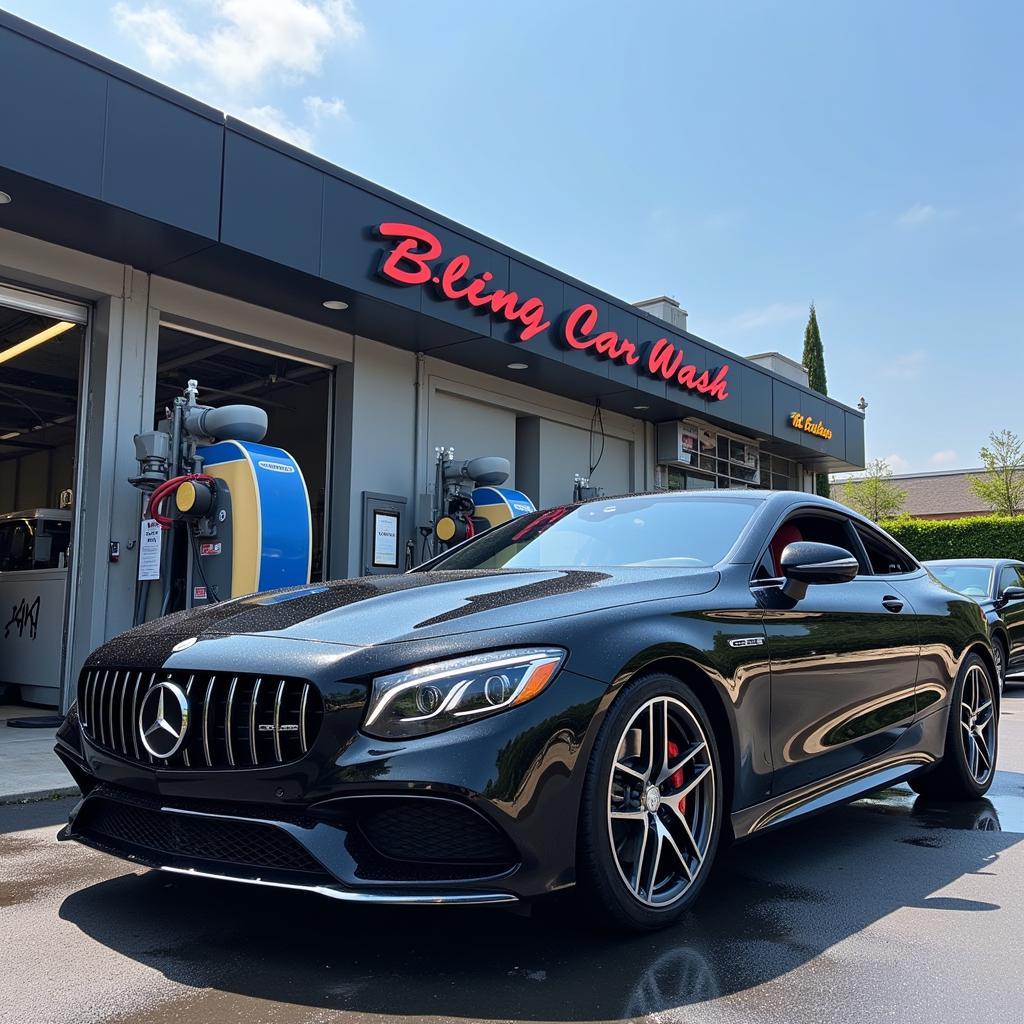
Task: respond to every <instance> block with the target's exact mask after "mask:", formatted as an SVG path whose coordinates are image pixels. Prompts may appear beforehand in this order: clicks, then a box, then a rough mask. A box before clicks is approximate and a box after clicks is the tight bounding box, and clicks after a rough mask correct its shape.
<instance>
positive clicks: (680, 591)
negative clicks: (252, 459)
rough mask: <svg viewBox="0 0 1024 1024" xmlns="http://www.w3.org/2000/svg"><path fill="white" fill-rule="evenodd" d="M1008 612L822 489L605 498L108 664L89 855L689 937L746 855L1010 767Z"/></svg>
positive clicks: (982, 785)
mask: <svg viewBox="0 0 1024 1024" xmlns="http://www.w3.org/2000/svg"><path fill="white" fill-rule="evenodd" d="M994 679H995V665H994V662H993V658H992V648H991V646H990V641H989V635H988V629H987V624H986V621H985V616H984V615H983V613H982V611H981V608H980V607H979V605H978V604H977V602H976V601H974V600H972V599H970V598H967V597H963V596H961V595H959V594H957V593H954V592H953V591H951V590H949V589H948V588H947V587H945V586H943V585H942V584H940V583H939V582H937V581H936V580H935V578H934V577H933V576H931V575H930V574H929V573H928V572H927V571H926V570H925V569H924V568H922V567H921V566H920V565H919V564H918V563H917V562H916V561H915V560H914V559H913V558H912V557H911V555H909V554H908V553H907V552H906V551H905V550H904V549H903V548H901V547H900V546H899V545H898V544H896V542H895V541H893V540H892V539H891V538H890V537H889V536H887V535H886V534H885V533H884V532H882V531H881V530H879V529H878V528H877V527H876V526H874V525H873V524H872V523H870V522H868V521H867V520H865V519H862V518H861V517H859V516H858V515H856V514H855V513H853V512H851V511H850V510H848V509H845V508H843V507H842V506H840V505H837V504H835V503H834V502H830V501H827V500H825V499H822V498H818V497H815V496H813V495H809V494H802V493H794V492H758V491H712V492H703V493H692V492H691V493H670V494H658V495H638V496H630V497H622V498H599V499H597V500H595V501H591V502H587V503H583V504H577V505H567V506H563V507H559V508H553V509H548V510H545V511H542V512H537V513H534V514H531V515H528V516H524V517H523V518H521V519H517V520H514V521H513V522H511V523H508V524H506V525H504V526H501V527H498V528H495V529H493V530H490V531H488V532H487V533H485V534H483V535H481V536H479V537H477V538H476V539H474V540H471V541H468V542H467V543H465V544H462V545H460V546H459V547H457V548H455V549H453V550H451V551H450V552H448V553H446V554H444V555H442V556H440V557H439V558H437V559H435V560H434V561H432V562H430V563H428V564H426V565H424V566H422V567H421V568H420V569H418V570H416V571H413V572H411V573H408V574H406V575H403V576H392V577H373V578H365V579H356V580H346V581H341V582H337V583H330V584H321V585H313V586H305V587H299V588H294V589H290V590H285V591H279V592H274V593H268V594H258V595H253V596H251V597H247V598H242V599H239V600H235V601H231V602H226V603H224V604H221V605H214V606H211V607H208V608H204V609H202V610H198V611H196V612H193V613H182V614H178V615H172V616H169V617H167V618H165V619H163V620H159V621H157V622H153V623H150V624H147V625H145V626H142V627H139V628H138V629H135V630H132V631H131V632H129V633H126V634H124V635H122V636H121V637H118V638H115V639H114V640H112V641H110V642H108V643H107V644H105V645H104V646H103V647H101V648H100V649H99V650H97V651H96V652H95V654H93V655H92V656H91V657H90V658H89V660H88V662H87V664H86V666H85V668H84V670H83V672H82V674H81V678H80V680H79V688H78V700H77V703H76V705H75V706H74V707H73V708H72V710H71V712H70V713H69V715H68V717H67V720H66V722H65V723H64V725H63V727H62V728H61V729H60V730H59V733H58V743H57V752H58V754H59V755H60V756H61V758H62V759H63V760H64V762H65V763H66V764H67V766H68V768H69V769H70V771H71V772H72V774H73V775H74V777H75V779H76V780H77V781H78V783H79V785H80V786H81V788H82V791H83V793H84V799H83V800H82V802H81V803H80V804H79V805H78V807H77V808H76V809H75V811H74V813H73V815H72V818H71V821H70V823H69V824H68V826H67V827H66V828H65V829H64V830H63V831H62V833H61V838H62V839H75V840H78V841H79V842H81V843H85V844H86V845H89V846H92V847H94V848H97V849H100V850H104V851H106V852H108V853H112V854H115V855H117V856H121V857H126V858H128V859H130V860H133V861H135V862H137V863H141V864H145V865H151V866H154V867H157V868H160V869H162V870H166V871H171V872H177V873H186V874H188V873H191V874H201V875H205V876H212V877H216V878H220V879H223V880H225V881H234V882H243V883H249V884H256V885H273V886H281V887H286V888H294V889H305V890H312V891H315V892H319V893H322V894H323V895H326V896H331V897H334V898H336V899H341V900H358V901H362V902H377V903H486V902H511V901H516V900H522V899H529V898H533V897H537V896H541V895H543V894H545V893H549V892H553V891H556V890H559V889H564V888H566V887H569V886H573V885H577V886H579V887H580V888H581V889H582V890H583V891H584V893H585V895H586V901H585V903H586V905H587V906H588V907H590V908H591V909H593V910H595V911H596V912H598V913H600V914H601V915H603V916H604V917H605V918H606V919H609V920H611V921H613V922H616V923H617V924H620V925H625V926H629V927H634V928H653V927H658V926H661V925H665V924H668V923H669V922H671V921H673V920H675V919H676V918H677V917H678V916H679V915H680V914H681V913H682V912H683V911H684V910H685V909H686V908H687V907H688V906H690V905H691V904H692V902H693V900H694V899H695V898H696V897H697V895H698V893H699V892H700V890H701V887H702V886H703V884H704V882H705V880H706V878H707V875H708V870H709V868H710V865H711V863H712V862H713V860H714V858H715V854H716V852H717V850H718V848H719V846H720V844H721V842H722V840H723V837H736V838H744V837H748V836H752V835H756V834H757V833H759V832H761V831H764V830H766V829H768V828H772V827H774V826H777V825H780V824H783V823H785V822H788V821H791V820H793V819H794V818H797V817H800V816H802V815H805V814H808V813H811V812H813V811H816V810H819V809H821V808H823V807H826V806H828V805H830V804H832V803H835V802H836V801H841V800H847V799H850V798H853V797H856V796H858V795H860V794H863V793H865V792H869V791H871V790H873V789H877V788H879V787H882V786H885V785H888V784H891V783H893V782H896V781H898V780H901V779H907V778H909V779H910V782H911V785H912V786H914V787H915V789H917V790H918V791H919V792H922V793H933V794H940V795H942V796H944V797H947V798H951V799H956V798H976V797H978V796H980V795H981V794H982V793H984V792H985V791H986V790H987V789H988V787H989V785H990V784H991V781H992V777H993V775H994V772H995V763H996V747H997V739H998V737H997V724H998V721H997V719H998V710H999V704H998V693H997V688H996V686H995V684H994Z"/></svg>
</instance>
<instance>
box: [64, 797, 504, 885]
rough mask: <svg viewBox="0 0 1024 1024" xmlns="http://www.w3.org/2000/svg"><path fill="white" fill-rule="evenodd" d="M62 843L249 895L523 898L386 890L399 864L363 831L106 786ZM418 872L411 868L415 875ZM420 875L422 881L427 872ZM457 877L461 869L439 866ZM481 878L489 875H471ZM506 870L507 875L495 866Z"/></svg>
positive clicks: (474, 870) (77, 814)
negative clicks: (270, 891) (263, 891)
mask: <svg viewBox="0 0 1024 1024" xmlns="http://www.w3.org/2000/svg"><path fill="white" fill-rule="evenodd" d="M57 838H58V839H59V840H69V839H71V840H76V841H78V842H80V843H82V844H83V845H85V846H89V847H91V848H93V849H95V850H99V851H101V852H102V853H107V854H111V855H113V856H116V857H121V858H123V859H124V860H127V861H130V862H132V863H135V864H140V865H143V866H145V867H151V868H158V869H159V870H161V871H168V872H172V873H175V874H182V875H191V876H194V877H201V878H214V879H220V880H223V881H232V882H241V883H246V884H249V885H260V886H269V887H273V888H283V889H294V890H301V891H305V892H313V893H316V894H318V895H322V896H328V897H331V898H333V899H338V900H347V901H352V902H362V903H392V904H437V903H458V904H476V903H508V902H514V901H515V900H517V899H518V896H517V895H516V894H515V893H513V892H510V891H508V890H506V889H502V888H501V887H500V884H499V883H500V877H501V875H503V874H508V873H509V872H510V871H511V870H513V867H512V866H511V865H509V866H505V867H503V868H502V869H501V870H500V871H499V875H498V877H497V878H494V879H493V883H494V884H489V883H490V882H491V881H492V880H491V879H488V878H486V877H481V878H464V879H461V880H460V881H461V882H462V885H461V886H460V887H459V888H458V889H454V888H453V887H452V885H451V882H452V880H451V879H434V880H431V881H428V880H425V879H420V880H419V881H417V880H415V879H408V878H407V879H405V880H404V882H405V884H395V883H394V881H392V882H391V883H388V882H386V881H385V880H384V879H382V878H378V879H374V878H372V877H368V875H372V874H374V873H376V874H385V875H386V874H388V873H389V871H393V869H394V866H395V865H394V864H392V865H387V864H386V863H385V860H384V859H383V858H381V857H380V856H379V855H377V854H376V852H375V851H373V850H372V849H371V848H369V847H368V844H367V842H366V839H365V836H362V835H360V833H359V831H358V824H356V823H354V822H353V823H350V824H349V826H345V825H341V824H334V823H327V822H325V821H319V820H316V819H315V818H312V817H304V816H298V815H292V816H289V818H288V819H287V820H282V818H279V817H278V818H275V817H252V816H249V815H247V814H245V813H243V812H242V811H241V810H240V809H235V810H234V812H233V813H231V812H228V809H226V808H225V809H224V810H223V812H221V813H218V812H214V811H211V810H205V809H204V810H197V809H194V808H189V807H185V806H182V805H180V804H175V803H165V802H163V801H159V800H151V799H147V798H142V797H139V796H138V795H137V794H135V793H132V792H131V791H128V790H120V789H118V788H116V787H112V786H107V785H102V784H101V785H99V786H97V787H95V788H94V789H92V790H91V791H90V792H89V794H88V795H87V796H86V797H85V798H84V799H83V800H82V801H81V802H80V803H79V805H78V806H77V807H76V808H75V810H74V811H73V812H72V815H71V820H70V821H69V823H68V824H67V825H66V826H65V827H64V828H63V829H62V830H61V831H60V833H58V836H57ZM413 867H414V864H413V863H412V862H405V863H404V864H402V865H401V870H400V873H415V872H410V871H409V869H411V868H413ZM415 867H416V868H417V869H418V870H419V871H420V872H422V869H423V867H424V865H423V864H417V865H415ZM432 867H433V868H434V869H435V871H437V872H439V873H441V874H444V873H450V872H451V870H452V867H453V865H452V864H451V863H448V864H434V865H432ZM461 867H462V869H463V870H464V871H465V870H468V871H469V872H470V873H471V874H477V875H479V874H484V875H486V872H487V870H488V866H486V865H483V864H480V863H477V864H476V865H461ZM495 867H497V865H495Z"/></svg>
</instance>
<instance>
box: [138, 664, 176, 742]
mask: <svg viewBox="0 0 1024 1024" xmlns="http://www.w3.org/2000/svg"><path fill="white" fill-rule="evenodd" d="M187 734H188V698H187V697H186V696H185V692H184V690H182V689H181V687H180V686H178V685H177V684H176V683H172V682H171V681H170V680H164V681H163V682H160V683H157V684H156V686H153V687H150V689H149V690H147V691H146V695H145V697H143V698H142V703H141V704H140V705H139V739H141V740H142V745H143V746H144V747H145V748H146V750H148V751H149V753H151V754H152V755H153V756H154V757H159V758H164V759H166V758H168V757H171V756H172V755H173V754H176V753H177V752H178V751H179V750H180V749H181V745H182V744H183V743H184V742H185V736H186V735H187Z"/></svg>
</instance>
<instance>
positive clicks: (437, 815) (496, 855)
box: [358, 797, 515, 865]
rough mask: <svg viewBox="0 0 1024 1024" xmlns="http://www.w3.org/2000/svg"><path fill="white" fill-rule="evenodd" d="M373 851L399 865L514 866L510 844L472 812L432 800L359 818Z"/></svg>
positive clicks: (393, 803)
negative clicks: (397, 862)
mask: <svg viewBox="0 0 1024 1024" xmlns="http://www.w3.org/2000/svg"><path fill="white" fill-rule="evenodd" d="M358 822H359V830H360V831H361V832H362V834H363V836H364V837H365V838H366V840H367V842H368V843H369V844H370V845H371V846H372V847H373V848H374V850H375V851H376V852H377V853H379V854H381V855H382V856H384V857H387V858H389V859H391V860H399V861H419V862H424V861H426V862H434V863H440V862H445V863H450V864H480V865H484V864H487V865H510V864H512V863H514V862H515V854H514V851H513V850H512V848H511V847H510V845H509V842H508V840H507V839H506V838H505V837H504V836H503V835H502V834H501V833H500V832H499V831H498V830H497V829H496V828H495V827H494V826H493V825H492V824H491V823H490V822H489V821H487V820H486V819H485V818H483V817H482V816H481V815H480V814H479V813H477V812H476V811H474V810H472V809H471V808H469V807H464V806H463V805H462V804H458V803H453V802H450V801H447V800H437V799H433V798H430V797H415V798H410V799H404V798H391V799H388V800H383V801H381V802H380V803H379V804H376V803H375V804H374V805H373V806H372V808H371V809H368V810H366V811H364V812H363V813H361V814H360V815H359V818H358Z"/></svg>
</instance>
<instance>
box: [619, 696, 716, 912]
mask: <svg viewBox="0 0 1024 1024" xmlns="http://www.w3.org/2000/svg"><path fill="white" fill-rule="evenodd" d="M717 789H718V787H717V780H716V778H715V767H714V760H713V758H712V754H711V747H710V744H709V743H708V737H707V735H706V734H705V731H704V728H703V727H702V726H701V723H700V722H699V721H698V719H697V717H696V715H694V713H693V711H691V709H690V708H689V707H687V706H686V704H684V703H683V702H682V701H681V700H679V699H678V698H676V697H668V696H663V697H655V698H654V699H653V700H649V701H647V703H645V704H644V705H643V706H642V707H640V708H639V709H638V710H637V711H636V713H635V714H634V715H633V717H632V718H631V719H630V721H629V723H628V724H627V725H626V727H625V729H624V730H623V731H622V735H621V736H620V738H619V742H618V744H617V746H616V752H615V761H614V763H613V765H612V771H611V777H610V779H609V782H608V836H609V839H610V841H611V847H612V856H613V858H614V860H615V866H616V868H617V869H618V872H619V876H620V877H621V879H622V881H623V882H624V883H625V885H626V886H627V888H628V889H629V891H630V892H631V894H632V895H633V896H634V897H635V898H636V899H637V900H639V901H640V902H641V903H643V904H644V905H645V906H649V907H657V908H663V907H668V906H671V905H672V904H674V903H676V902H678V900H679V899H681V898H682V896H683V895H684V894H685V893H686V891H687V890H688V889H689V888H690V886H691V885H692V884H693V883H694V881H695V880H696V878H697V876H698V875H699V874H700V872H701V870H702V868H703V866H704V860H705V857H706V855H707V852H708V847H709V845H710V843H711V837H712V830H713V824H714V815H715V800H716V799H717Z"/></svg>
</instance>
